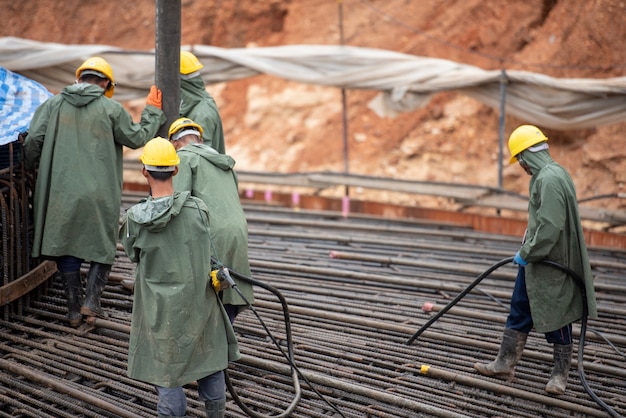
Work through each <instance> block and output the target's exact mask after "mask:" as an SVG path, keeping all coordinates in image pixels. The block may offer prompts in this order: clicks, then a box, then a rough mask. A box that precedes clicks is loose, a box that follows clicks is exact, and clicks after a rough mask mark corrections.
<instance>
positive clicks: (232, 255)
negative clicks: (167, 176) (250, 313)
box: [174, 144, 254, 311]
mask: <svg viewBox="0 0 626 418" xmlns="http://www.w3.org/2000/svg"><path fill="white" fill-rule="evenodd" d="M178 155H179V157H180V164H179V166H178V174H177V175H176V176H174V189H175V190H179V191H190V192H191V194H192V195H193V196H195V197H198V198H200V199H201V200H202V201H203V202H204V203H205V204H206V205H207V207H208V209H209V223H210V226H211V229H210V230H211V245H212V247H213V254H212V255H213V256H214V257H215V258H216V259H217V260H218V261H220V262H221V263H222V264H223V265H225V266H227V267H228V268H230V269H232V270H234V271H236V272H238V273H241V274H243V275H246V276H250V274H251V272H250V264H249V261H248V223H247V220H246V216H245V214H244V212H243V208H242V207H241V202H240V200H239V191H238V185H237V175H236V173H235V171H234V170H233V167H234V166H235V160H233V158H232V157H231V156H229V155H225V154H219V153H218V152H217V151H215V150H214V149H213V148H212V147H210V146H208V145H207V144H188V145H186V146H184V147H183V148H181V149H180V150H178ZM235 281H236V283H237V286H238V287H239V290H240V291H241V293H242V294H243V295H244V297H245V298H246V300H247V301H248V302H249V303H251V304H252V303H254V292H253V289H252V286H251V285H250V284H249V283H247V282H244V281H241V280H238V279H235ZM221 296H222V301H223V302H224V303H225V304H231V305H238V306H240V308H239V311H241V310H243V309H245V307H246V306H247V304H246V301H244V300H243V299H242V298H241V296H239V294H238V293H237V292H236V291H235V290H233V289H226V290H224V291H223V292H222V295H221Z"/></svg>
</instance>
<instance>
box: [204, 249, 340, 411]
mask: <svg viewBox="0 0 626 418" xmlns="http://www.w3.org/2000/svg"><path fill="white" fill-rule="evenodd" d="M211 260H212V262H213V263H214V265H220V266H221V263H217V262H216V261H215V260H214V259H213V258H212V259H211ZM225 273H226V277H227V280H228V282H229V283H230V285H231V287H232V288H233V289H234V290H235V291H236V292H237V293H238V294H239V296H241V298H242V299H243V300H244V302H245V303H246V305H248V307H249V308H250V310H251V311H252V312H253V313H254V315H255V316H256V317H257V319H258V320H259V322H260V323H261V325H262V326H263V329H264V330H265V332H266V333H267V335H268V336H269V337H270V339H271V340H272V342H273V343H274V344H275V345H276V347H278V350H279V351H280V352H281V354H282V355H283V356H284V357H285V359H287V361H288V362H289V365H290V366H291V369H292V380H293V383H294V392H295V396H294V399H293V400H292V402H291V404H290V405H289V407H288V408H287V409H286V410H285V411H284V412H283V413H281V414H279V415H271V417H272V418H279V417H289V416H290V415H291V413H292V412H293V410H294V409H295V407H296V406H297V405H298V403H299V402H300V398H301V396H302V392H301V390H300V382H299V380H298V377H301V378H302V379H303V380H304V381H305V382H306V383H307V384H308V385H309V387H310V388H311V390H313V392H315V394H316V395H317V396H318V397H319V398H320V399H321V400H323V401H324V402H325V403H326V404H327V405H328V406H330V407H331V408H332V409H333V410H334V411H335V412H337V413H338V414H339V416H341V417H343V418H345V415H344V414H343V413H342V412H341V411H340V410H339V409H338V408H337V407H336V406H335V405H333V404H332V403H330V402H329V401H328V400H327V399H326V398H325V397H324V396H323V395H322V394H321V393H320V392H319V391H318V390H317V389H316V388H315V387H314V386H313V384H312V383H311V382H310V381H309V380H308V379H307V378H306V376H304V375H303V374H302V372H300V370H299V369H298V367H297V366H296V363H295V358H294V354H293V341H292V335H291V320H290V318H289V306H288V305H287V300H286V299H285V298H284V296H283V295H282V294H281V293H280V292H279V291H278V289H276V288H275V287H273V286H271V285H269V284H267V283H264V282H261V281H259V280H256V279H253V278H252V277H249V276H246V275H244V274H241V273H238V272H236V271H234V270H230V269H227V270H226V272H225ZM229 274H231V275H232V276H233V277H235V278H237V279H239V280H242V281H244V282H247V283H250V284H251V285H253V286H258V287H261V288H263V289H265V290H267V291H268V292H270V293H272V294H274V295H275V296H276V297H277V298H278V300H279V301H280V303H281V305H282V308H283V318H284V321H285V334H286V340H287V353H285V351H284V350H283V348H282V347H281V346H280V343H279V342H278V341H276V338H274V336H273V335H272V333H271V332H270V330H269V329H268V328H267V326H266V325H265V323H264V322H263V320H262V319H261V317H260V316H259V314H258V313H257V311H256V309H254V307H253V306H252V304H251V303H250V302H249V301H248V300H247V299H246V297H245V296H244V295H243V294H242V293H241V291H240V290H239V287H238V286H237V284H236V283H235V282H234V281H233V280H232V279H231V278H230V277H229V276H228V275H229ZM229 279H230V280H229ZM224 378H225V381H226V387H227V388H228V391H229V392H230V394H231V396H232V397H233V401H234V402H235V403H236V404H237V406H239V408H241V410H242V411H244V412H245V413H246V415H248V416H249V417H252V418H265V417H269V415H262V414H259V413H257V412H255V411H253V410H251V409H250V408H248V406H247V405H246V404H245V403H244V402H243V401H242V400H241V398H240V397H239V395H238V394H237V391H236V390H235V388H234V387H233V385H232V382H231V381H230V377H229V374H228V370H224Z"/></svg>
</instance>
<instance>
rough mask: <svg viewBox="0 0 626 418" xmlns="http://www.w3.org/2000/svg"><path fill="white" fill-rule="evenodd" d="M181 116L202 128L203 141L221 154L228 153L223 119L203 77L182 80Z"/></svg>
mask: <svg viewBox="0 0 626 418" xmlns="http://www.w3.org/2000/svg"><path fill="white" fill-rule="evenodd" d="M180 116H181V117H186V118H189V119H191V120H193V121H194V122H196V123H197V124H198V125H200V126H202V131H203V132H202V139H203V141H204V143H205V144H209V145H210V146H212V147H213V148H215V149H216V150H217V152H219V153H220V154H224V153H225V152H226V145H225V143H224V128H223V127H222V118H221V117H220V113H219V111H218V110H217V104H215V99H213V97H211V95H210V94H209V93H208V92H207V91H206V88H205V87H204V82H203V81H202V77H201V76H197V77H193V78H190V79H189V80H180Z"/></svg>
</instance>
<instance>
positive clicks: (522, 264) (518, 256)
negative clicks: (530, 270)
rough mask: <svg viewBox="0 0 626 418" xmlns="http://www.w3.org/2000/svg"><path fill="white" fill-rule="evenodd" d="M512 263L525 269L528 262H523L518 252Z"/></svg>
mask: <svg viewBox="0 0 626 418" xmlns="http://www.w3.org/2000/svg"><path fill="white" fill-rule="evenodd" d="M513 262H514V263H515V264H519V265H520V266H522V267H526V265H527V264H528V262H527V261H526V260H524V259H523V258H522V256H521V255H519V251H518V252H517V253H516V254H515V257H513Z"/></svg>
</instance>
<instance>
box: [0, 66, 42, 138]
mask: <svg viewBox="0 0 626 418" xmlns="http://www.w3.org/2000/svg"><path fill="white" fill-rule="evenodd" d="M50 96H52V93H50V92H49V91H48V90H47V89H46V88H45V87H44V86H42V85H41V84H39V83H38V82H36V81H34V80H31V79H29V78H26V77H24V76H21V75H19V74H15V73H14V72H12V71H9V70H7V69H6V68H3V67H0V145H5V144H8V143H9V142H13V141H16V140H17V135H18V134H19V133H20V132H24V131H26V130H28V125H29V124H30V120H31V119H32V117H33V114H34V113H35V110H36V109H37V107H38V106H39V105H40V104H41V103H43V102H45V101H46V100H48V98H49V97H50Z"/></svg>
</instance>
